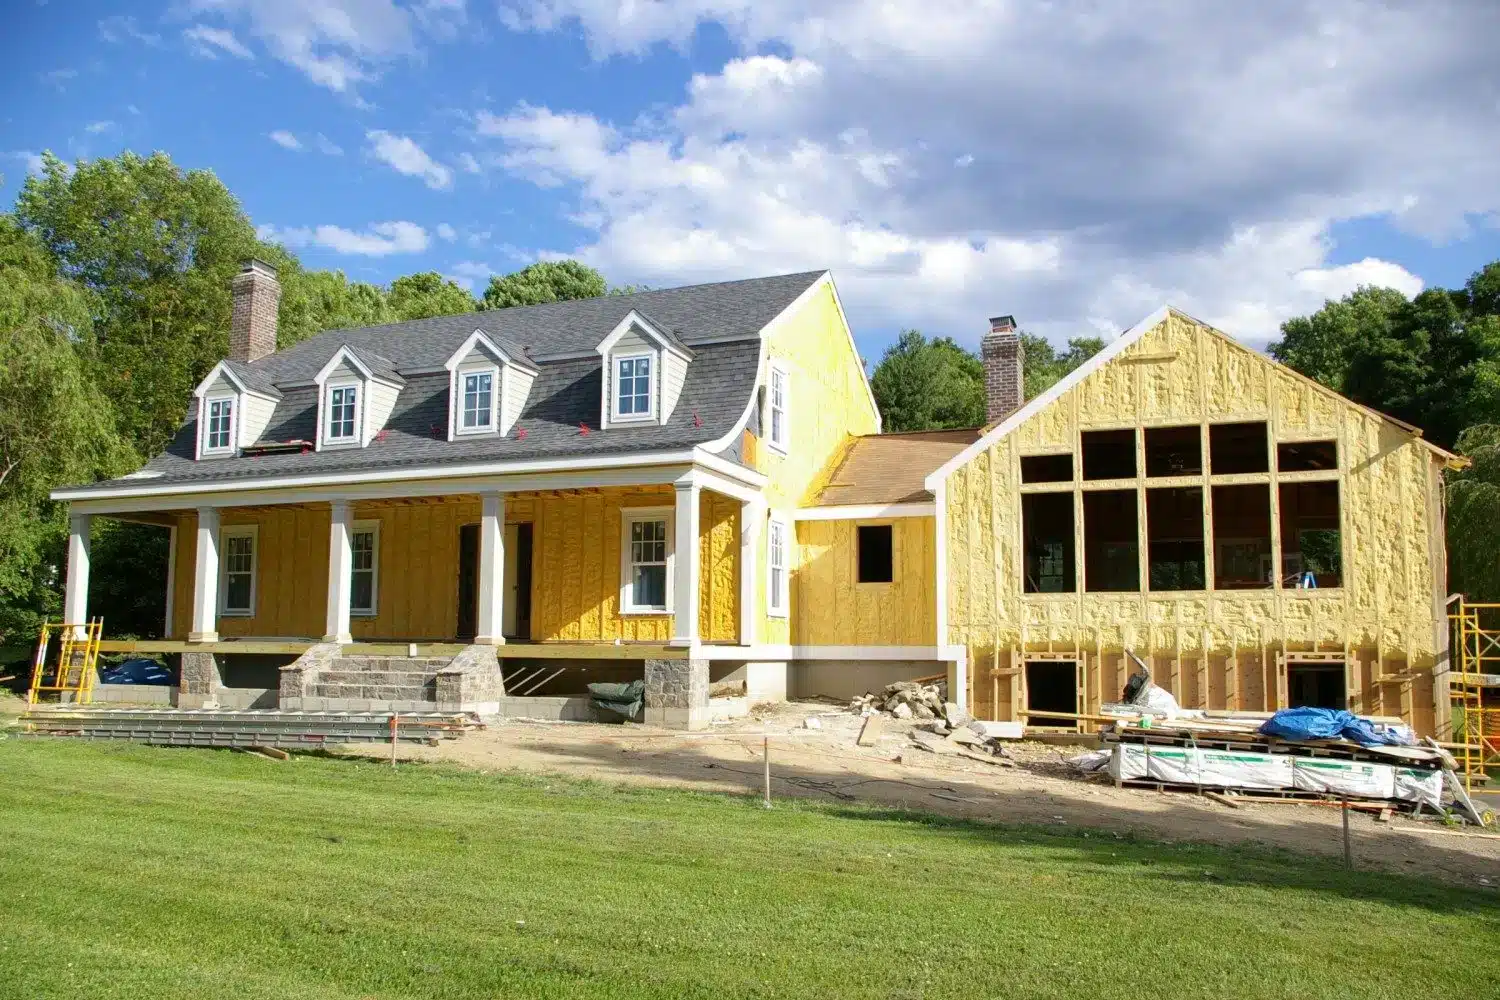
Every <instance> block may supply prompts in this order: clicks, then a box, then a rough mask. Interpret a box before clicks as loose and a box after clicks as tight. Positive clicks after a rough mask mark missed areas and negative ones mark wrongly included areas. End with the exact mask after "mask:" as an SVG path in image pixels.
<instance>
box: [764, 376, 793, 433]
mask: <svg viewBox="0 0 1500 1000" xmlns="http://www.w3.org/2000/svg"><path fill="white" fill-rule="evenodd" d="M790 395H791V392H790V380H789V379H788V377H787V373H786V369H785V368H782V367H781V366H780V365H772V366H771V385H770V388H769V389H768V390H767V397H768V398H767V400H766V402H767V406H766V409H767V410H768V411H769V412H768V413H767V414H766V423H767V424H768V425H769V426H768V427H767V429H768V430H769V431H770V437H769V440H770V444H771V447H772V448H775V449H776V450H777V451H780V452H785V451H786V450H787V442H788V441H789V440H790V434H789V429H790V428H789V427H788V425H787V403H788V401H789V398H788V397H789V396H790Z"/></svg>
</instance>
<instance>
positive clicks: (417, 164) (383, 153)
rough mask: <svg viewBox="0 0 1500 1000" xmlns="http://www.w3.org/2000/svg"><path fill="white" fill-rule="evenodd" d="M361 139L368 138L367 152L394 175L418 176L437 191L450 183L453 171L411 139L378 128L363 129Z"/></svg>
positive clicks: (451, 183) (451, 182)
mask: <svg viewBox="0 0 1500 1000" xmlns="http://www.w3.org/2000/svg"><path fill="white" fill-rule="evenodd" d="M365 138H366V139H368V140H370V149H369V153H370V155H371V156H373V157H374V158H375V159H377V160H379V161H380V162H382V163H384V164H386V165H387V166H389V167H390V168H391V169H392V170H394V171H396V172H397V173H398V174H405V175H406V176H408V177H420V178H422V182H423V183H424V184H426V185H427V186H428V187H430V188H433V189H434V190H438V191H441V190H443V189H445V188H448V187H451V186H452V185H453V171H452V170H450V169H448V168H447V167H445V166H443V165H442V164H441V163H439V162H437V161H436V160H434V159H433V158H432V157H431V156H428V155H427V151H426V150H424V149H423V148H422V147H421V146H419V145H417V143H416V142H415V140H412V139H409V138H407V137H406V136H404V135H392V134H391V133H390V132H386V131H384V130H382V129H373V130H371V131H369V132H366V133H365Z"/></svg>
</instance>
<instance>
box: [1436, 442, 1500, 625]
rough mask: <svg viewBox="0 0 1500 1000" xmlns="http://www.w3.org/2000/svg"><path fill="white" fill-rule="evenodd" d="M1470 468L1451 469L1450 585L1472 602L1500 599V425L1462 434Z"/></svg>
mask: <svg viewBox="0 0 1500 1000" xmlns="http://www.w3.org/2000/svg"><path fill="white" fill-rule="evenodd" d="M1457 448H1458V451H1459V453H1460V454H1462V455H1465V456H1467V457H1468V459H1469V462H1470V465H1469V467H1468V468H1467V469H1463V470H1461V471H1458V472H1450V473H1448V588H1449V590H1451V591H1456V592H1459V593H1462V594H1464V595H1465V596H1466V597H1468V598H1469V600H1471V601H1500V532H1497V531H1496V530H1495V528H1496V525H1500V424H1477V425H1475V426H1473V427H1470V428H1468V429H1467V430H1465V431H1464V432H1463V433H1462V434H1460V435H1459V436H1458V443H1457Z"/></svg>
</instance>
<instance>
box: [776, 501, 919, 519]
mask: <svg viewBox="0 0 1500 1000" xmlns="http://www.w3.org/2000/svg"><path fill="white" fill-rule="evenodd" d="M936 514H937V504H935V503H887V504H847V505H845V506H842V507H802V508H799V509H798V510H794V511H792V520H794V521H876V520H880V519H882V518H888V517H933V516H934V515H936Z"/></svg>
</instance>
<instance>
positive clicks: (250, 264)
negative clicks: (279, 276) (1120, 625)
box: [240, 257, 276, 278]
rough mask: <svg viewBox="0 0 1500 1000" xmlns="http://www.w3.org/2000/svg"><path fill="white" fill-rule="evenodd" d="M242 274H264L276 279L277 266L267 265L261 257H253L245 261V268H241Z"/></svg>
mask: <svg viewBox="0 0 1500 1000" xmlns="http://www.w3.org/2000/svg"><path fill="white" fill-rule="evenodd" d="M240 273H241V274H264V275H265V276H266V277H268V278H274V277H276V265H275V264H267V263H266V262H265V261H263V260H261V259H260V258H259V257H251V258H250V259H249V260H247V261H245V264H244V266H243V267H241V268H240Z"/></svg>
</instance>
